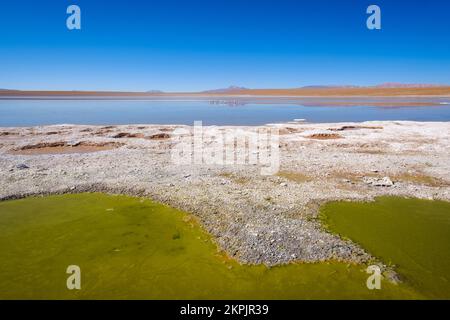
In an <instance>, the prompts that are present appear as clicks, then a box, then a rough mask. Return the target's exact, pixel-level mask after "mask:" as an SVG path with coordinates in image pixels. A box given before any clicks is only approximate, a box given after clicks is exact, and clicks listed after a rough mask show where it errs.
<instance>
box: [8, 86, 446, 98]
mask: <svg viewBox="0 0 450 320" xmlns="http://www.w3.org/2000/svg"><path fill="white" fill-rule="evenodd" d="M40 96H41V97H44V96H45V97H61V96H65V97H81V96H83V97H91V98H93V97H97V98H98V97H129V98H130V97H135V98H151V97H167V96H172V97H180V96H182V97H191V98H198V97H217V96H228V97H233V96H240V97H242V96H253V97H270V96H275V97H281V96H286V97H420V96H424V97H450V86H422V87H420V86H417V87H414V86H412V87H407V86H405V87H395V86H394V87H384V86H382V87H376V86H375V87H302V88H292V89H247V88H239V87H230V88H227V89H224V90H217V91H216V90H210V91H203V92H170V93H166V92H162V91H149V92H120V91H21V90H0V98H7V97H22V98H23V97H40Z"/></svg>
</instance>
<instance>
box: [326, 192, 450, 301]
mask: <svg viewBox="0 0 450 320" xmlns="http://www.w3.org/2000/svg"><path fill="white" fill-rule="evenodd" d="M321 216H322V218H323V221H324V222H325V224H326V225H327V226H328V228H329V229H330V230H331V231H334V232H337V233H339V234H341V235H342V236H345V237H347V238H350V239H352V240H353V241H355V242H357V243H359V244H361V246H362V247H364V248H365V249H366V250H368V251H369V252H370V253H371V254H373V255H375V256H377V257H379V258H380V259H381V260H382V261H384V262H385V263H388V264H391V265H395V268H396V270H397V271H398V272H399V274H400V276H401V277H402V278H403V280H404V282H405V283H406V284H408V285H409V286H411V287H413V288H414V289H416V291H418V292H421V293H422V294H424V295H426V296H427V297H428V298H435V299H450V203H449V202H443V201H427V200H418V199H403V198H395V197H381V198H377V199H376V201H374V202H371V203H357V202H333V203H329V204H327V205H325V206H323V207H322V209H321Z"/></svg>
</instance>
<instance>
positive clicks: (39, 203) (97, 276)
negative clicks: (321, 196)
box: [0, 194, 448, 299]
mask: <svg viewBox="0 0 450 320" xmlns="http://www.w3.org/2000/svg"><path fill="white" fill-rule="evenodd" d="M327 211H328V210H327ZM446 245H447V246H448V242H447V244H446ZM69 265H78V266H79V267H80V268H81V290H68V289H67V287H66V280H67V277H68V276H69V275H68V274H66V268H67V266H69ZM367 276H368V275H367V274H366V273H365V266H353V265H346V264H343V263H321V264H292V265H288V266H281V267H276V268H267V267H265V266H262V265H261V266H241V265H239V264H238V263H236V262H235V261H234V260H231V259H228V258H226V257H225V256H224V255H223V254H221V253H219V252H218V251H217V248H216V246H215V245H214V243H213V242H212V241H211V238H210V237H209V235H208V234H207V233H205V232H204V231H203V230H202V229H201V228H200V227H199V226H198V224H197V223H196V222H195V220H194V219H193V218H192V217H191V216H189V215H188V214H186V213H184V212H180V211H178V210H174V209H172V208H169V207H167V206H164V205H161V204H157V203H154V202H152V201H150V200H143V199H139V198H131V197H126V196H111V195H105V194H76V195H58V196H49V197H33V198H27V199H22V200H14V201H5V202H0V299H14V298H22V299H73V298H75V299H80V298H84V299H131V298H133V299H228V298H232V299H304V298H307V299H313V298H318V299H341V298H342V299H350V298H353V299H370V298H383V299H392V298H399V299H403V298H406V299H408V298H424V296H423V295H422V294H420V293H419V292H418V291H417V290H414V289H413V288H412V287H410V286H408V285H394V284H390V283H388V282H387V281H383V282H382V289H381V290H372V291H371V290H368V289H367V287H366V279H367Z"/></svg>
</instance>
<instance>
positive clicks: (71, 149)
mask: <svg viewBox="0 0 450 320" xmlns="http://www.w3.org/2000/svg"><path fill="white" fill-rule="evenodd" d="M122 145H123V144H121V143H114V142H105V143H94V142H88V141H83V142H78V143H75V144H69V143H67V142H64V141H59V142H42V143H37V144H33V145H27V146H23V147H21V148H18V149H14V150H11V151H10V152H9V153H10V154H16V155H40V154H70V153H90V152H97V151H104V150H111V149H115V148H118V147H120V146H122Z"/></svg>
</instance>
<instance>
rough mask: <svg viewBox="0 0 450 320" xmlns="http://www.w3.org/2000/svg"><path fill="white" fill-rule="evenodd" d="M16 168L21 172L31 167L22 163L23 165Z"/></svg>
mask: <svg viewBox="0 0 450 320" xmlns="http://www.w3.org/2000/svg"><path fill="white" fill-rule="evenodd" d="M16 168H17V169H19V170H24V169H29V168H30V167H29V166H27V165H26V164H24V163H21V164H18V165H17V166H16Z"/></svg>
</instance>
